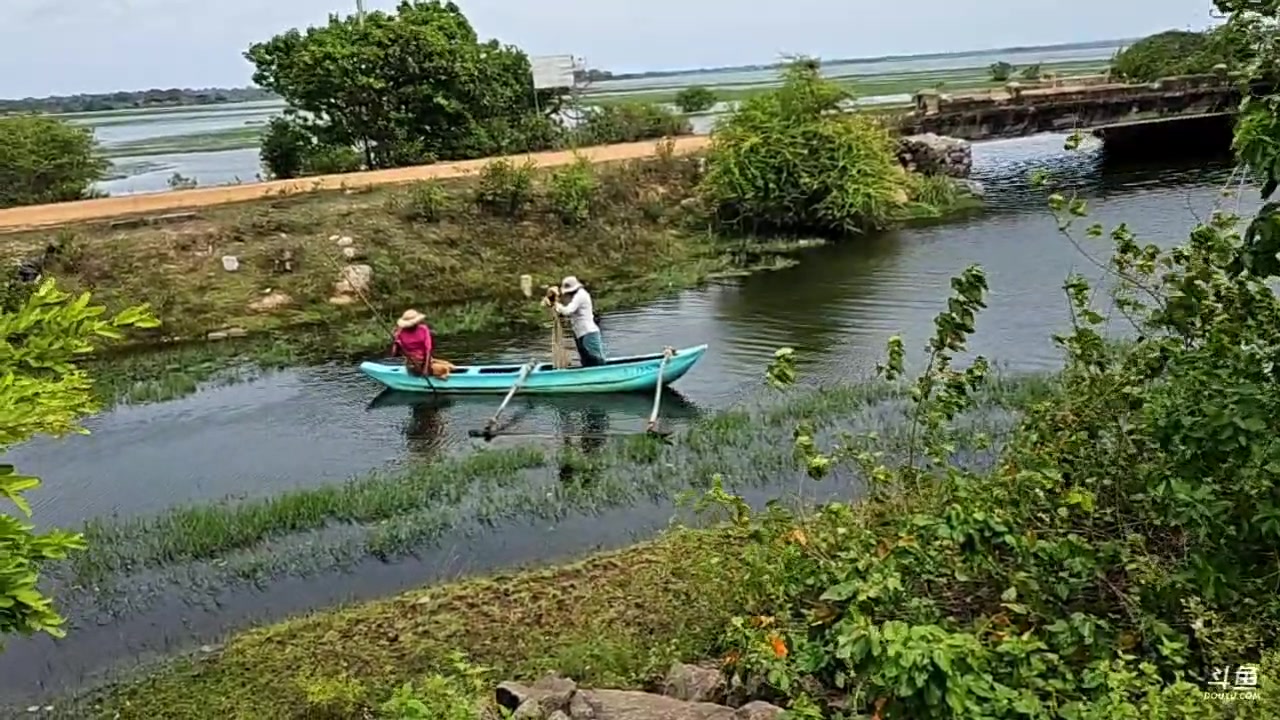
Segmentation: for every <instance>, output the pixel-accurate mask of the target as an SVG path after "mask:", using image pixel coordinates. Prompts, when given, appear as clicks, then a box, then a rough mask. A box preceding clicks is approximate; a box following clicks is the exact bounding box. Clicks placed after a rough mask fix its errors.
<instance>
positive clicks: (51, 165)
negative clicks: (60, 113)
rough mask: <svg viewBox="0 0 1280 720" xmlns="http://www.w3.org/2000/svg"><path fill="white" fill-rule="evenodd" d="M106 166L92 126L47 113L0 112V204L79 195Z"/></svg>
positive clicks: (103, 173)
mask: <svg viewBox="0 0 1280 720" xmlns="http://www.w3.org/2000/svg"><path fill="white" fill-rule="evenodd" d="M109 167H110V163H109V162H108V161H107V160H106V159H105V158H104V157H103V156H102V153H101V151H100V150H99V148H98V142H97V140H95V139H94V136H93V129H92V128H87V127H80V126H77V125H72V124H71V123H69V122H66V121H65V120H62V119H60V118H56V117H49V116H46V115H12V116H8V117H0V208H7V207H15V206H18V205H39V204H42V203H55V202H66V201H68V200H79V199H81V198H84V197H86V196H88V195H89V194H90V192H91V190H90V189H91V188H92V186H93V184H94V183H95V182H97V181H99V180H101V179H103V178H104V177H106V174H107V168H109Z"/></svg>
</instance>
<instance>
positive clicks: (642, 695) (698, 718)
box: [495, 665, 783, 720]
mask: <svg viewBox="0 0 1280 720" xmlns="http://www.w3.org/2000/svg"><path fill="white" fill-rule="evenodd" d="M712 674H714V675H715V677H712ZM724 687H725V684H724V680H723V679H722V678H721V677H720V674H719V672H718V671H715V670H712V669H710V668H704V667H699V666H697V665H675V666H672V668H671V671H670V672H669V673H668V677H667V680H666V682H665V683H664V691H666V692H669V693H676V694H678V695H679V696H680V697H671V696H668V695H655V694H652V693H646V692H638V691H634V690H595V689H580V688H579V687H578V686H577V684H576V683H575V682H573V681H572V680H569V679H566V678H562V677H559V676H556V675H551V676H548V677H546V678H543V679H542V680H539V681H538V682H536V683H534V684H533V685H524V684H521V683H515V682H504V683H502V684H501V685H499V686H498V689H497V691H496V692H495V699H496V701H497V704H498V706H499V707H501V708H502V709H504V710H505V711H507V712H509V713H511V718H513V720H779V719H780V718H781V717H782V714H783V710H782V708H779V707H777V706H775V705H770V704H769V703H765V702H760V701H755V702H752V703H748V704H746V705H743V706H742V707H740V708H737V709H734V708H732V707H729V706H728V705H721V704H717V703H713V702H705V701H702V700H697V699H683V698H699V697H723V696H724Z"/></svg>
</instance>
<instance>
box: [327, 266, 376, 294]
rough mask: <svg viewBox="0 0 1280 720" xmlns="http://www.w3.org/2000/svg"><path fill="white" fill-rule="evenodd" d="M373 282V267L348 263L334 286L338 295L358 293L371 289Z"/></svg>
mask: <svg viewBox="0 0 1280 720" xmlns="http://www.w3.org/2000/svg"><path fill="white" fill-rule="evenodd" d="M371 282H373V268H371V267H369V266H368V265H348V266H346V267H344V268H342V272H341V273H340V274H339V275H338V281H337V282H336V283H335V284H334V286H333V291H334V294H336V295H358V294H360V293H363V292H365V291H367V290H368V289H369V283H371Z"/></svg>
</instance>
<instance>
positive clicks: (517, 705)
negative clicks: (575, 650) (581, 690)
mask: <svg viewBox="0 0 1280 720" xmlns="http://www.w3.org/2000/svg"><path fill="white" fill-rule="evenodd" d="M577 690H578V685H577V683H575V682H574V681H572V680H569V679H567V678H562V677H559V676H557V675H548V676H547V677H545V678H543V679H541V680H539V681H538V682H536V683H534V684H533V685H531V686H526V685H521V684H520V683H514V682H505V683H502V684H501V685H499V686H498V689H497V691H496V693H495V695H496V699H497V701H498V704H499V705H501V706H502V707H504V708H506V709H508V710H512V711H515V713H516V714H515V716H514V717H517V718H544V717H545V716H547V715H550V714H551V713H553V712H555V711H556V710H564V709H566V708H568V707H569V702H570V700H571V699H572V698H573V695H574V693H575V692H577ZM531 703H532V705H533V706H535V707H536V708H537V714H531V713H532V712H533V710H531V709H530V707H529V706H530V704H531ZM522 713H523V714H522Z"/></svg>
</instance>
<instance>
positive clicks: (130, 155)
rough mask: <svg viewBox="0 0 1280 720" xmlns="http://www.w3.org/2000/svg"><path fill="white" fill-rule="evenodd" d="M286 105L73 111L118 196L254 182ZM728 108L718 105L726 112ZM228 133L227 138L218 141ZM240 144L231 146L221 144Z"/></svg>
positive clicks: (849, 67)
mask: <svg viewBox="0 0 1280 720" xmlns="http://www.w3.org/2000/svg"><path fill="white" fill-rule="evenodd" d="M1116 49H1118V47H1117V48H1106V47H1104V48H1089V49H1075V50H1061V49H1054V48H1042V49H1028V50H1024V51H1019V52H1012V53H989V52H988V53H971V54H967V55H954V56H948V57H941V58H923V59H910V58H904V59H898V60H876V61H855V62H844V63H829V64H827V65H824V66H823V72H824V73H825V74H826V75H828V76H830V77H837V78H848V77H856V76H884V75H898V74H904V73H923V72H932V71H944V70H959V69H967V68H984V67H986V66H987V65H989V64H991V63H994V62H998V61H1001V60H1003V61H1005V62H1009V63H1012V64H1014V65H1016V66H1025V65H1034V64H1048V63H1062V62H1074V61H1085V60H1102V59H1106V58H1109V57H1110V56H1111V55H1112V54H1113V53H1114V51H1115V50H1116ZM776 77H777V73H776V71H773V70H749V71H713V72H705V73H690V74H687V75H679V76H667V77H660V78H633V79H626V80H608V81H602V82H596V83H592V85H591V88H590V92H591V93H601V94H603V93H618V92H639V91H646V90H654V89H662V88H672V87H684V86H689V85H707V86H710V87H734V86H746V85H758V84H761V83H768V82H771V81H772V80H774V79H776ZM863 100H865V101H866V102H868V103H869V104H876V103H878V102H885V101H889V102H895V103H902V102H909V101H910V97H909V96H906V95H901V96H886V97H879V98H864V99H863ZM282 109H283V105H282V104H281V103H279V102H275V101H258V102H251V103H236V104H229V105H217V106H202V107H186V108H162V109H156V110H137V111H112V112H106V113H84V114H79V115H75V116H70V119H71V120H72V121H73V122H75V123H78V124H83V125H88V126H91V127H93V128H94V131H95V133H96V134H97V136H98V139H99V140H100V141H101V142H102V144H103V147H104V149H105V150H106V151H107V152H108V153H110V154H112V155H113V157H112V161H113V163H114V165H115V167H114V169H113V172H112V177H110V178H109V179H107V180H105V181H103V182H101V183H99V184H98V185H97V189H99V190H101V191H103V192H106V193H109V194H111V195H128V194H133V193H143V192H159V191H164V190H168V189H169V179H170V178H171V177H172V176H173V174H174V173H178V174H180V175H182V176H184V177H186V178H192V179H194V180H195V181H196V182H197V183H199V184H200V185H202V186H208V185H227V184H235V183H247V182H254V181H255V180H257V179H258V176H259V173H260V172H261V169H260V167H259V163H258V151H257V148H256V146H247V145H248V144H249V143H251V142H252V140H251V139H250V140H248V141H246V140H245V138H244V134H243V132H242V131H245V130H246V129H253V128H256V127H260V126H262V125H264V124H265V123H266V122H267V121H268V120H270V119H271V117H272V116H274V115H276V114H278V113H279V112H280V111H281V110H282ZM724 109H727V108H723V107H722V108H718V110H724ZM692 122H693V124H694V130H695V132H700V133H702V132H708V131H709V130H710V129H711V126H712V125H713V124H714V122H715V116H713V115H699V116H695V117H693V118H692ZM219 136H222V137H223V138H224V139H225V140H226V142H225V143H219V142H217V140H218V138H219ZM220 144H222V145H225V144H231V145H234V146H235V147H231V148H223V147H219V145H220Z"/></svg>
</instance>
